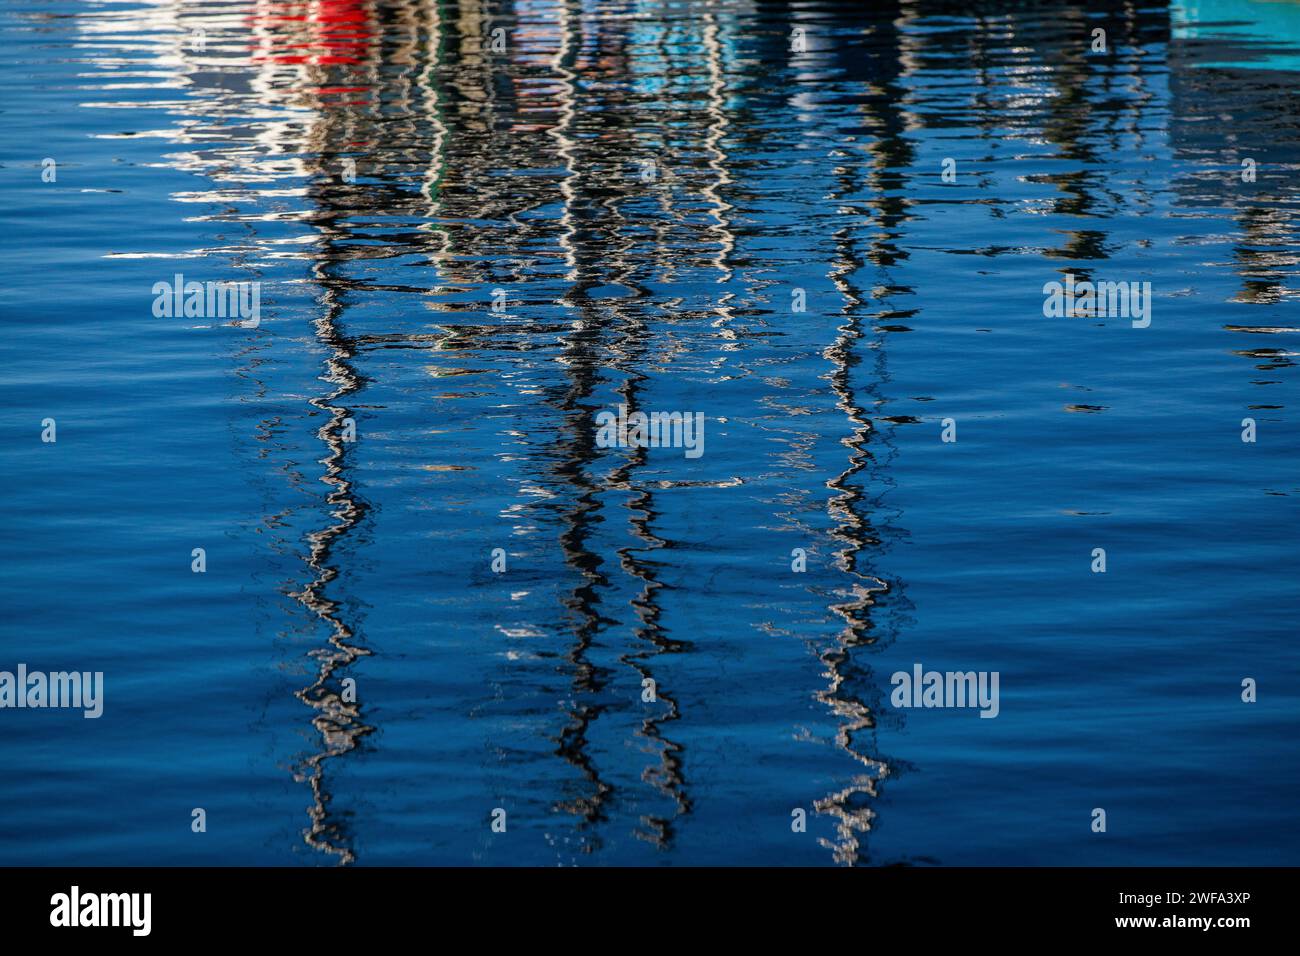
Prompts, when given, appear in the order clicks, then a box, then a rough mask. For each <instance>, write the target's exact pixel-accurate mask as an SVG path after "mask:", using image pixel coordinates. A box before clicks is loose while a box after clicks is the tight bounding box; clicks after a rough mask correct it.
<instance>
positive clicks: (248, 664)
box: [0, 0, 1300, 866]
mask: <svg viewBox="0 0 1300 956" xmlns="http://www.w3.org/2000/svg"><path fill="white" fill-rule="evenodd" d="M1089 6H1090V7H1092V12H1090V13H1084V12H1082V11H1081V10H1080V9H1079V8H1077V7H1076V6H1075V5H1073V4H1064V3H1050V2H1049V3H1041V4H1029V5H1022V4H1005V5H1003V4H940V3H894V4H882V5H879V6H878V7H876V6H873V7H872V9H871V11H869V12H864V11H857V12H854V11H852V10H851V8H849V9H845V8H840V7H836V6H827V5H823V4H822V3H820V2H819V0H813V2H810V3H803V4H798V5H794V6H784V5H755V4H749V3H738V4H716V5H709V4H692V3H677V4H664V5H660V4H655V3H638V2H628V0H617V2H611V3H601V4H597V3H579V2H569V0H555V2H526V3H525V2H520V3H514V4H511V3H502V4H488V5H479V4H475V3H462V4H460V5H459V6H456V5H451V4H442V3H436V2H432V0H409V2H395V0H388V2H362V0H332V2H315V3H288V2H283V3H281V2H271V0H261V2H254V3H247V2H243V0H238V2H228V3H218V2H194V3H188V2H186V3H178V2H168V0H154V2H149V3H140V2H124V3H119V2H111V3H110V2H92V0H86V2H66V0H54V2H36V0H14V2H12V3H9V4H6V5H5V7H4V9H3V11H0V31H2V33H3V37H2V39H0V49H3V51H4V53H3V55H2V57H0V69H3V89H4V91H5V96H4V100H3V103H0V108H2V109H3V126H4V130H5V135H4V136H3V137H2V138H0V164H2V165H3V168H2V169H0V180H2V181H3V184H4V200H5V201H4V203H3V211H2V212H0V215H2V216H3V220H4V223H3V229H2V230H0V242H3V250H4V254H3V260H2V261H3V262H4V271H3V275H4V282H3V284H2V285H0V303H2V305H0V309H2V311H3V319H4V327H5V330H6V334H5V336H4V344H5V357H4V368H5V375H4V376H3V378H0V407H3V410H4V411H3V415H2V416H0V417H2V420H3V423H4V433H3V448H4V466H5V471H6V474H7V476H8V481H7V483H6V496H5V511H6V520H5V522H4V523H3V525H2V526H0V567H2V568H3V574H2V575H0V609H2V610H3V629H2V630H0V669H4V670H10V671H12V670H14V669H15V668H16V666H17V665H18V664H19V663H24V664H26V665H27V667H28V669H29V670H34V671H35V670H39V671H59V670H78V671H92V672H93V671H102V672H103V674H104V680H105V696H104V713H103V716H102V717H100V718H99V719H97V720H87V719H84V718H83V716H82V713H81V711H79V710H71V709H62V710H60V709H21V710H19V709H3V710H0V731H2V733H0V739H2V740H3V743H0V771H2V772H0V863H4V864H33V863H34V864H50V863H86V864H118V863H125V864H187V863H223V864H224V863H229V864H237V863H238V864H243V863H257V864H280V865H286V864H287V865H299V864H300V865H307V866H328V865H337V864H340V863H355V864H357V865H365V864H428V863H436V864H488V865H511V864H539V865H554V864H566V865H567V864H589V865H602V864H632V865H662V864H679V865H681V864H703V863H742V864H812V865H836V864H845V863H855V862H856V863H897V862H913V863H942V864H989V863H1009V864H1076V863H1077V864H1089V865H1092V864H1191V863H1214V864H1282V863H1286V864H1296V863H1300V835H1298V831H1297V828H1296V826H1295V807H1296V798H1295V794H1296V793H1297V788H1300V767H1298V761H1297V750H1296V740H1297V731H1298V730H1300V726H1298V725H1300V716H1298V715H1300V709H1298V708H1300V689H1298V688H1300V660H1298V658H1297V654H1296V651H1295V637H1296V629H1295V621H1296V613H1297V610H1300V596H1298V593H1297V585H1296V577H1297V571H1298V570H1300V566H1298V562H1297V561H1296V544H1295V534H1296V529H1297V524H1298V522H1297V519H1298V518H1300V509H1298V507H1297V504H1298V502H1300V478H1298V477H1297V474H1298V473H1297V464H1298V463H1300V432H1298V431H1297V427H1298V426H1300V418H1298V417H1297V413H1296V408H1297V404H1298V403H1300V394H1298V391H1297V390H1298V387H1300V369H1297V366H1296V357H1297V346H1298V345H1300V311H1298V310H1297V304H1296V299H1297V297H1298V296H1300V269H1298V264H1300V238H1298V236H1297V229H1296V226H1297V221H1298V220H1300V186H1298V185H1297V184H1298V183H1300V176H1298V174H1300V123H1298V122H1297V120H1298V119H1300V74H1298V73H1296V72H1288V70H1289V69H1291V68H1296V67H1297V66H1300V59H1297V58H1300V19H1298V18H1297V16H1296V12H1297V7H1295V6H1294V5H1291V4H1285V3H1262V2H1261V3H1255V2H1249V0H1241V2H1225V0H1218V2H1214V3H1210V2H1203V3H1184V4H1183V5H1182V7H1176V8H1174V9H1173V10H1171V9H1170V8H1169V7H1167V6H1166V5H1164V4H1162V3H1155V2H1153V3H1151V4H1149V5H1147V6H1140V7H1135V6H1133V5H1131V4H1121V3H1118V2H1117V3H1113V4H1099V5H1098V4H1090V5H1089ZM972 10H975V11H977V14H973V13H972ZM1097 27H1100V28H1103V29H1105V30H1106V31H1107V49H1106V51H1105V52H1092V51H1091V49H1090V43H1091V31H1092V30H1093V29H1094V28H1097ZM497 28H500V29H501V30H502V32H501V33H500V34H494V32H493V31H494V30H496V29H497ZM198 31H202V32H201V33H200V32H198ZM797 31H802V32H797ZM494 37H495V38H498V39H499V40H500V42H501V43H502V44H503V46H502V47H501V48H499V49H498V50H497V51H494V50H493V49H492V46H493V43H494ZM792 46H798V47H801V49H798V50H792V49H791V47H792ZM46 158H49V159H52V160H54V163H55V165H54V166H53V167H52V168H53V170H54V175H55V176H56V178H55V179H54V180H53V181H44V179H43V175H42V174H43V169H45V168H47V167H48V164H46V166H43V164H42V161H43V160H44V159H46ZM946 159H951V160H953V161H955V164H947V167H948V168H949V169H951V170H952V172H953V173H954V176H953V177H952V179H953V181H945V178H944V176H943V173H944V170H945V160H946ZM1243 159H1253V160H1255V161H1256V164H1257V165H1256V178H1255V180H1254V181H1253V182H1243V181H1242V177H1241V170H1242V161H1243ZM353 171H355V175H354V174H353ZM45 178H46V179H48V178H49V174H48V173H47V174H46V176H45ZM177 273H180V274H183V276H184V277H185V279H186V280H197V281H200V282H208V281H212V282H222V281H240V282H254V281H255V282H259V283H260V296H261V298H260V305H261V311H260V324H259V325H258V326H257V327H256V328H245V327H237V326H234V325H232V324H231V323H230V321H229V320H227V319H223V318H212V317H185V316H179V317H178V316H172V317H168V316H162V317H159V316H156V315H155V314H154V311H153V306H154V299H155V296H154V293H153V291H152V290H153V287H154V285H155V283H158V282H164V281H166V282H170V281H172V279H173V276H174V275H176V274H177ZM1066 273H1069V274H1071V275H1074V276H1076V277H1078V278H1079V279H1080V280H1081V281H1082V280H1083V279H1099V280H1116V281H1124V282H1133V283H1142V282H1149V283H1150V285H1151V290H1152V291H1151V299H1150V305H1151V312H1150V316H1151V323H1150V326H1149V327H1148V328H1135V327H1133V324H1132V322H1131V321H1130V320H1129V319H1128V318H1122V317H1107V318H1096V317H1092V318H1087V317H1054V318H1048V317H1045V316H1044V314H1043V304H1044V295H1043V286H1044V283H1046V282H1050V281H1052V280H1060V281H1064V276H1065V274H1066ZM494 290H502V291H501V293H498V294H497V296H496V300H497V302H498V304H499V308H498V309H494V308H493V301H494ZM795 290H803V295H804V297H805V299H806V311H802V312H800V311H793V310H792V306H793V304H794V298H795ZM501 303H503V305H502V304H501ZM619 404H624V405H627V406H628V407H629V408H630V409H632V410H642V411H645V412H651V411H665V412H666V411H683V412H700V413H702V414H703V415H704V416H705V445H704V453H703V454H702V455H701V456H700V457H698V458H691V457H687V455H686V454H685V453H684V449H682V448H650V449H638V448H626V447H613V448H610V447H601V446H600V445H599V444H598V442H597V432H596V427H595V418H596V415H597V413H599V412H601V411H604V410H611V409H614V408H615V407H616V406H618V405H619ZM47 418H48V419H54V421H55V423H56V438H57V440H56V441H54V442H46V441H42V431H43V426H42V422H43V420H45V419H47ZM1246 418H1251V419H1253V420H1254V421H1255V427H1256V440H1255V441H1254V442H1244V441H1243V440H1242V433H1243V425H1242V422H1243V419H1246ZM945 419H951V420H952V425H953V427H955V429H956V439H957V440H956V441H955V442H945V441H943V440H942V439H943V433H944V420H945ZM348 420H350V421H351V423H352V424H351V425H350V424H349V422H348ZM352 426H354V427H355V436H356V437H355V441H352V440H349V439H350V438H351V434H350V432H349V431H348V429H349V428H350V427H352ZM196 548H202V549H204V552H205V555H206V571H205V572H204V573H195V572H194V571H192V564H191V562H192V557H191V555H192V552H193V550H194V549H196ZM498 548H499V549H502V551H503V552H504V554H505V561H506V570H505V571H504V572H503V573H496V572H494V570H493V567H492V561H493V551H494V549H498ZM1096 548H1103V549H1105V552H1106V561H1107V566H1106V572H1105V573H1104V574H1102V573H1093V572H1092V570H1091V566H1092V563H1093V558H1092V554H1093V550H1094V549H1096ZM795 549H803V550H804V552H805V554H806V570H804V571H802V572H796V571H794V570H792V562H793V561H794V560H795V559H794V558H793V557H792V552H794V550H795ZM915 664H921V665H922V666H923V667H924V668H925V669H926V670H931V669H933V670H938V671H968V670H974V671H986V672H997V673H998V674H999V677H1000V712H999V714H998V716H997V717H996V718H995V719H981V718H980V717H979V716H978V713H977V711H975V710H973V709H961V708H952V709H904V708H899V707H896V706H894V705H893V703H892V702H891V699H890V698H891V690H892V686H891V675H892V674H894V673H895V672H897V671H907V672H909V673H910V672H911V671H912V668H913V666H914V665H915ZM1245 678H1252V679H1254V680H1255V681H1257V684H1258V700H1257V702H1255V703H1246V702H1243V700H1242V696H1241V695H1242V686H1241V685H1242V681H1243V679H1245ZM646 680H651V681H653V682H654V688H655V690H656V696H655V699H654V700H653V701H650V702H646V701H643V699H642V694H643V682H644V681H646ZM353 687H355V700H353V693H352V688H353ZM195 808H202V809H203V810H204V811H205V813H206V826H207V829H206V832H202V833H196V832H193V829H192V826H191V822H192V811H193V810H194V809H195ZM497 808H500V809H502V810H504V811H505V814H506V821H507V826H506V831H505V832H504V833H501V832H494V831H493V829H492V825H491V824H492V819H493V811H494V810H495V809H497ZM1094 808H1101V809H1104V810H1105V811H1106V815H1107V829H1106V832H1105V833H1094V832H1093V831H1092V827H1091V824H1092V819H1093V810H1094ZM799 809H802V810H803V811H805V813H806V816H807V829H806V832H794V830H793V829H792V811H795V810H799Z"/></svg>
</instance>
